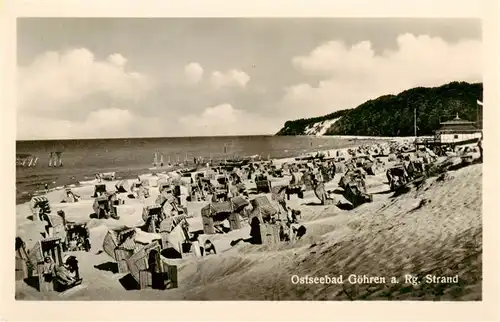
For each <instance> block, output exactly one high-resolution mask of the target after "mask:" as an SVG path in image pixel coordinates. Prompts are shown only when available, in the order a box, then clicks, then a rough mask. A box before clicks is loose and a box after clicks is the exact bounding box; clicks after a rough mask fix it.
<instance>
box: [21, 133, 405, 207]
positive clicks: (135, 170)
mask: <svg viewBox="0 0 500 322" xmlns="http://www.w3.org/2000/svg"><path fill="white" fill-rule="evenodd" d="M308 137H314V136H308ZM330 137H331V138H336V139H341V140H346V139H347V140H356V141H358V140H359V142H356V141H355V142H352V141H350V143H351V144H348V146H346V147H340V148H333V149H325V148H322V147H321V146H320V148H319V149H316V150H312V151H302V152H300V151H297V153H296V154H294V155H292V156H289V157H277V158H272V157H271V158H270V160H272V161H273V162H274V163H276V164H282V163H284V162H290V161H294V160H295V158H298V157H303V156H310V155H314V154H316V153H335V152H336V151H339V150H342V151H344V153H345V151H347V150H348V149H351V148H356V147H358V146H361V145H364V144H382V143H387V142H388V141H390V140H393V139H394V138H378V137H350V136H324V138H330ZM398 139H401V140H403V141H406V140H408V139H409V138H408V137H404V138H398ZM306 150H309V149H306ZM281 151H282V152H284V151H285V152H286V151H287V150H281ZM260 157H261V158H262V161H270V160H267V158H265V157H264V156H262V155H261V156H260ZM223 161H224V159H217V160H213V162H214V163H213V164H212V166H217V165H219V164H220V163H221V162H223ZM193 166H194V164H191V163H188V164H187V165H185V166H183V167H187V168H189V167H193ZM183 167H173V168H172V169H171V170H170V171H176V170H179V169H182V168H183ZM101 172H116V174H117V177H116V179H117V180H130V179H135V178H137V176H149V175H151V170H149V168H147V167H142V166H140V167H139V166H133V167H131V169H130V170H129V171H127V173H126V174H124V175H120V173H123V172H124V171H120V170H116V168H113V167H106V171H101ZM163 172H164V171H161V172H159V173H163ZM93 174H95V172H94V173H92V176H91V175H90V173H89V174H87V175H83V177H84V178H83V180H79V181H78V183H79V184H76V183H75V181H74V180H73V181H72V182H73V183H68V184H65V185H58V186H55V187H51V188H49V190H48V192H52V191H62V190H64V189H65V186H67V187H68V188H76V187H81V186H85V185H87V184H89V182H91V181H93V180H92V179H90V178H91V177H92V178H93ZM78 177H81V176H78ZM85 177H86V178H87V179H86V178H85ZM75 178H76V176H75ZM76 179H78V178H76ZM23 180H28V179H26V178H23ZM70 180H71V179H70V178H68V180H63V181H70ZM16 181H17V178H16ZM81 183H87V184H83V185H82V184H81ZM16 185H17V182H16ZM35 192H36V191H33V192H27V193H23V194H21V196H19V197H18V196H17V195H16V206H19V205H24V204H29V202H30V200H31V198H32V197H33V195H34V194H35Z"/></svg>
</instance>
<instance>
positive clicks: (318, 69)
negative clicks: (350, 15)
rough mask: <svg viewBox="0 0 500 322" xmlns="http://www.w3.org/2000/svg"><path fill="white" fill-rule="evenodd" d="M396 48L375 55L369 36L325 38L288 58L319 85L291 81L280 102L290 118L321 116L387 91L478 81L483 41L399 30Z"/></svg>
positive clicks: (280, 106) (282, 109)
mask: <svg viewBox="0 0 500 322" xmlns="http://www.w3.org/2000/svg"><path fill="white" fill-rule="evenodd" d="M396 42H397V48H396V49H395V50H386V51H384V52H382V53H381V54H376V53H375V51H374V50H373V48H372V45H371V43H370V42H369V41H362V42H360V43H358V44H355V45H353V46H350V47H349V46H347V45H345V44H344V43H343V42H341V41H329V42H326V43H324V44H321V45H320V46H318V47H317V48H315V49H313V50H312V51H311V52H310V53H309V54H308V55H306V56H297V57H294V58H293V59H292V65H293V66H294V67H295V68H296V69H297V70H298V71H300V72H301V73H303V74H304V75H308V76H316V77H318V78H320V79H321V80H320V81H319V82H318V83H317V84H309V83H302V84H296V85H292V86H289V87H287V88H286V89H285V95H284V97H283V99H282V101H281V102H280V104H279V111H285V109H286V110H288V111H289V113H288V114H287V116H288V117H290V118H297V117H310V116H319V115H324V114H327V113H331V112H334V111H336V110H340V109H346V108H354V107H356V106H358V105H359V104H361V103H363V102H365V101H367V100H369V99H374V98H377V97H379V96H381V95H386V94H397V93H399V92H401V91H403V90H406V89H409V88H412V87H417V86H440V85H443V84H445V83H448V82H451V81H469V82H478V81H481V80H482V45H481V42H480V41H476V40H461V41H458V42H454V43H448V42H446V41H444V40H443V39H441V38H437V37H429V36H427V35H420V36H415V35H412V34H403V35H400V36H398V37H397V39H396Z"/></svg>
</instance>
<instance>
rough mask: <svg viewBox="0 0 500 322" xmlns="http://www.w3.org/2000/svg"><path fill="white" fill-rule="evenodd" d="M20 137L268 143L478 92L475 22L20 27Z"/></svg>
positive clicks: (196, 21)
mask: <svg viewBox="0 0 500 322" xmlns="http://www.w3.org/2000/svg"><path fill="white" fill-rule="evenodd" d="M17 70H18V71H17V73H18V75H17V82H18V84H17V91H18V92H17V139H18V140H29V139H65V138H113V137H178V136H213V135H258V134H274V133H276V132H277V131H278V130H279V129H280V128H281V127H282V126H283V124H284V123H285V122H286V121H287V120H293V119H297V118H308V117H314V116H321V115H325V114H328V113H332V112H334V111H337V110H341V109H348V108H355V107H356V106H358V105H359V104H362V103H363V102H365V101H367V100H369V99H374V98H377V97H379V96H382V95H387V94H398V93H399V92H401V91H403V90H406V89H409V88H412V87H416V86H439V85H443V84H446V83H448V82H451V81H467V82H480V81H482V41H481V22H480V20H477V19H450V18H448V19H416V18H413V19H408V18H405V19H396V18H385V19H382V18H377V19H367V18H364V19H360V18H293V19H292V18H267V19H263V18H258V19H257V18H19V19H18V20H17Z"/></svg>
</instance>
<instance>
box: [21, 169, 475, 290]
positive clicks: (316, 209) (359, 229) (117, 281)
mask: <svg viewBox="0 0 500 322" xmlns="http://www.w3.org/2000/svg"><path fill="white" fill-rule="evenodd" d="M384 177H385V175H384V174H383V173H381V174H378V175H377V176H375V177H371V178H370V180H371V181H370V182H368V184H369V186H370V189H371V190H373V191H378V192H380V191H382V193H377V194H375V195H374V201H373V202H372V203H368V204H363V205H361V206H359V207H357V208H356V209H354V210H351V211H346V210H341V209H339V208H338V207H336V206H333V205H332V206H320V205H314V203H315V202H316V203H317V202H318V201H319V200H315V199H316V198H315V197H314V194H313V193H312V192H308V193H306V195H305V198H304V199H297V198H296V197H295V196H293V197H292V199H291V200H290V201H289V204H290V206H291V207H292V208H295V209H300V210H301V211H302V222H303V224H304V225H305V226H306V228H307V234H306V235H305V236H304V237H303V238H302V239H301V240H299V241H295V242H290V243H281V244H279V245H274V246H264V245H251V244H249V243H246V242H244V241H240V242H238V243H236V244H235V245H234V246H231V244H234V242H235V241H237V240H239V239H241V238H246V237H248V233H249V227H248V226H245V227H243V228H242V229H241V230H239V231H233V232H231V233H230V234H226V235H217V236H210V237H209V238H210V239H211V240H212V241H213V242H214V244H215V245H216V247H217V248H218V249H219V250H221V251H223V252H222V253H219V254H218V255H216V256H212V255H210V256H207V257H204V258H202V259H197V258H193V257H192V258H186V259H182V260H172V261H173V262H175V263H176V264H177V265H178V273H179V275H178V278H179V288H178V289H174V290H166V291H156V290H140V291H137V290H132V291H126V290H125V288H124V286H123V285H122V282H121V280H122V279H123V277H124V276H123V275H124V274H115V273H113V272H112V271H109V270H107V267H108V266H109V267H111V266H112V264H110V263H109V262H111V258H109V257H108V256H107V255H106V254H105V253H102V252H100V250H101V249H102V239H103V238H104V235H105V234H106V232H107V229H108V227H110V225H111V226H112V225H118V224H122V223H123V222H122V220H123V219H122V218H121V219H120V221H114V220H101V221H95V222H93V223H92V228H91V238H92V246H93V247H92V250H91V252H89V253H85V252H77V253H76V255H77V257H78V259H79V262H80V263H81V275H82V277H83V278H84V284H85V287H84V288H82V289H81V290H77V291H75V292H74V293H71V294H68V295H64V297H62V296H61V295H58V294H41V293H39V292H38V291H37V290H36V289H34V288H32V287H30V286H28V285H27V284H26V283H24V282H23V281H17V282H16V298H17V299H24V300H39V299H48V300H61V299H64V300H389V299H393V300H480V299H481V290H482V289H481V276H482V271H481V270H482V268H481V262H482V240H481V235H482V234H481V232H482V219H481V214H482V204H481V200H482V198H481V196H482V166H481V165H472V166H469V167H466V168H462V169H460V170H457V171H454V172H449V173H448V175H447V176H446V178H445V179H444V180H437V178H429V179H427V180H426V181H425V182H423V183H422V184H421V185H420V186H418V187H412V189H411V190H410V191H408V192H406V193H404V194H401V195H399V196H394V195H393V193H384V192H383V191H384V190H387V189H386V188H387V186H386V184H385V182H384V181H385V178H384ZM338 179H339V177H336V178H335V179H334V180H333V182H332V184H330V185H329V186H327V189H332V190H333V189H335V188H336V183H337V182H338ZM338 197H339V198H338V199H339V200H342V198H341V196H340V195H338ZM152 198H154V196H153V197H152ZM128 202H129V201H127V203H128ZM134 202H135V201H134ZM87 206H88V210H91V206H90V205H86V206H85V207H87ZM201 206H202V205H200V204H191V205H190V208H191V209H190V211H191V210H192V211H194V213H195V214H196V216H199V209H200V208H201ZM21 207H26V205H19V206H18V235H21V237H23V238H27V239H32V240H34V239H35V237H36V234H34V232H33V229H34V228H32V227H33V226H35V225H34V224H33V223H32V222H31V221H29V220H27V219H25V218H23V217H22V216H21V214H22V213H23V214H24V215H25V214H26V212H25V211H21V210H22V209H21ZM134 207H137V211H134V212H133V213H131V214H130V215H129V219H128V220H127V221H128V223H133V222H140V221H141V219H140V209H141V207H140V204H138V205H137V206H134ZM69 212H70V211H69V210H68V214H69ZM87 212H88V211H87ZM75 213H78V214H80V216H81V218H75V219H81V220H84V219H85V220H88V213H87V214H83V213H84V211H83V210H82V211H77V212H75ZM74 216H75V215H74ZM76 217H78V216H76ZM85 217H86V218H85ZM192 220H193V221H196V220H200V219H199V217H196V218H195V219H192ZM30 236H31V238H29V237H30ZM36 238H38V237H36ZM205 238H206V237H205ZM26 242H27V244H29V242H31V241H29V240H26ZM232 242H233V243H232ZM224 250H225V251H224ZM96 267H99V268H96ZM351 274H355V275H366V276H378V277H385V278H386V283H372V284H366V283H365V284H352V283H350V282H349V280H348V277H349V275H351ZM405 274H411V275H414V276H418V277H419V279H420V281H421V283H419V284H418V285H412V284H410V283H405V278H404V276H405ZM428 274H430V275H435V276H455V275H458V283H450V284H443V283H434V284H429V283H425V276H426V275H428ZM325 275H327V276H329V277H337V276H339V275H342V276H343V284H333V283H332V284H325V283H323V284H296V283H294V282H293V281H292V277H293V276H301V277H304V276H310V277H323V276H325ZM391 277H396V278H397V279H398V283H391V280H390V278H391Z"/></svg>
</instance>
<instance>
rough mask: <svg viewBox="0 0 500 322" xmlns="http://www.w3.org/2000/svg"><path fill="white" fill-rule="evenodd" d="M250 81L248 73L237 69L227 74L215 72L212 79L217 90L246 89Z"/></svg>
mask: <svg viewBox="0 0 500 322" xmlns="http://www.w3.org/2000/svg"><path fill="white" fill-rule="evenodd" d="M249 81H250V76H248V74H247V73H245V72H244V71H241V70H237V69H231V70H228V71H226V72H220V71H215V72H213V73H212V75H211V77H210V82H211V83H212V85H213V86H214V87H215V88H216V89H222V88H224V87H239V88H244V87H245V86H246V85H247V83H248V82H249Z"/></svg>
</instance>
